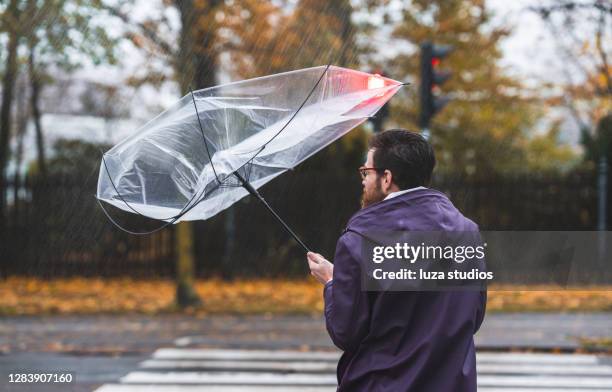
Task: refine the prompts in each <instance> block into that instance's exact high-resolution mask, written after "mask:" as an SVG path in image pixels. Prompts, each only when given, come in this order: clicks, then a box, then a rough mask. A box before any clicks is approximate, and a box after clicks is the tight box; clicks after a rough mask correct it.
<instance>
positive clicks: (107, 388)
mask: <svg viewBox="0 0 612 392" xmlns="http://www.w3.org/2000/svg"><path fill="white" fill-rule="evenodd" d="M335 390H336V387H335V386H334V387H309V386H299V387H287V386H286V385H280V386H274V385H264V386H262V385H259V386H251V387H249V388H248V389H247V390H246V391H247V392H335ZM205 391H206V392H245V387H244V385H238V386H236V385H209V386H206V390H205ZM96 392H202V386H201V385H134V384H107V385H104V386H102V387H100V388H98V389H97V390H96ZM504 392H508V391H507V390H506V391H504ZM513 392H514V391H513ZM518 392H520V391H518ZM589 392H591V391H589ZM595 392H597V391H595Z"/></svg>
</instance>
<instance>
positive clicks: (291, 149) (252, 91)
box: [96, 66, 402, 223]
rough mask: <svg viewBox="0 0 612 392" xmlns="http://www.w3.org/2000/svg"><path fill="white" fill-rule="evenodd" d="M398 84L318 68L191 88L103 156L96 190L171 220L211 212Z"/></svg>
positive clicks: (365, 111)
mask: <svg viewBox="0 0 612 392" xmlns="http://www.w3.org/2000/svg"><path fill="white" fill-rule="evenodd" d="M401 86H402V83H400V82H397V81H395V80H391V79H388V78H384V77H381V76H379V75H373V74H368V73H364V72H359V71H354V70H351V69H346V68H341V67H335V66H321V67H314V68H307V69H302V70H298V71H292V72H286V73H281V74H276V75H271V76H265V77H260V78H255V79H249V80H244V81H240V82H236V83H230V84H225V85H220V86H215V87H211V88H206V89H202V90H197V91H194V92H192V93H191V94H188V95H186V96H184V97H183V98H182V99H181V100H179V101H178V102H177V103H176V104H175V105H174V106H172V107H171V108H169V109H168V110H166V111H165V112H163V113H161V114H160V115H159V116H157V117H156V118H154V119H153V120H151V121H149V122H148V123H147V124H145V125H144V126H142V127H141V128H140V129H138V130H137V131H136V132H135V133H134V134H133V135H132V136H131V137H129V138H127V139H126V140H124V141H122V142H120V143H119V144H117V145H115V146H114V147H113V148H111V149H110V150H109V151H107V152H106V153H105V154H104V156H103V160H102V163H101V166H100V173H99V177H98V189H97V195H96V196H97V198H98V199H99V200H102V201H104V202H107V203H109V204H112V205H113V206H115V207H117V208H120V209H122V210H125V211H128V212H132V213H138V214H140V215H144V216H147V217H149V218H153V219H158V220H164V221H167V222H170V223H176V222H180V221H183V220H197V219H207V218H210V217H211V216H213V215H215V214H217V213H219V212H221V211H223V210H224V209H226V208H228V207H229V206H231V205H232V204H233V203H235V202H236V201H238V200H240V199H241V198H243V197H244V196H246V195H247V194H249V192H250V193H253V191H254V190H255V189H257V188H259V187H261V186H262V185H264V184H265V183H267V182H268V181H270V180H272V179H273V178H274V177H276V176H278V175H280V174H282V173H283V172H285V171H287V170H289V169H291V168H293V167H295V166H296V165H298V164H299V163H300V162H302V161H304V160H305V159H307V158H308V157H310V156H311V155H313V154H315V153H316V152H317V151H319V150H321V149H322V148H324V147H326V146H327V145H329V144H330V143H332V142H333V141H334V140H336V139H338V138H340V137H341V136H342V135H344V134H346V133H347V132H349V131H350V130H351V129H353V128H354V127H356V126H358V125H359V124H361V123H362V122H363V121H365V120H366V119H367V118H368V117H371V116H373V115H374V114H375V113H376V112H377V111H378V110H379V109H380V108H381V107H382V106H383V105H384V104H385V102H387V101H388V100H389V99H390V98H391V97H392V96H393V95H394V94H395V93H396V92H397V91H398V90H399V88H400V87H401ZM249 187H250V189H249Z"/></svg>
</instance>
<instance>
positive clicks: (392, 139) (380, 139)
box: [370, 129, 436, 189]
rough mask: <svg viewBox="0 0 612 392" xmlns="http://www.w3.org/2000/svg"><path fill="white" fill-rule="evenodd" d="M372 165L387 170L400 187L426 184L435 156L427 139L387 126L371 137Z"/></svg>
mask: <svg viewBox="0 0 612 392" xmlns="http://www.w3.org/2000/svg"><path fill="white" fill-rule="evenodd" d="M370 148H373V149H374V155H373V161H374V167H377V168H381V169H387V170H389V171H390V172H391V173H392V174H393V182H394V183H395V184H396V185H397V186H398V187H399V188H400V189H409V188H414V187H417V186H423V185H427V184H429V181H430V180H431V173H432V172H433V169H434V166H436V157H435V156H434V151H433V148H432V147H431V145H430V144H429V142H427V140H425V138H424V137H423V136H421V135H420V134H418V133H415V132H410V131H408V130H406V129H390V130H388V131H385V132H381V133H379V134H377V135H375V136H374V137H372V139H371V140H370Z"/></svg>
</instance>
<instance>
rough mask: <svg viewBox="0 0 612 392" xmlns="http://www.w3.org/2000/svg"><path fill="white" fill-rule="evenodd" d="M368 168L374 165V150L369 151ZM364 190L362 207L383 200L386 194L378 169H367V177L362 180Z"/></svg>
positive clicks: (366, 165) (366, 164)
mask: <svg viewBox="0 0 612 392" xmlns="http://www.w3.org/2000/svg"><path fill="white" fill-rule="evenodd" d="M364 166H365V167H366V168H368V167H374V150H370V151H368V158H367V160H366V162H365V164H364ZM361 185H363V192H362V194H361V208H365V207H367V206H369V205H370V204H374V203H377V202H379V201H382V200H383V199H384V198H385V194H384V193H383V190H382V176H381V175H380V173H379V172H377V171H376V170H367V171H366V176H365V178H364V179H363V180H362V181H361Z"/></svg>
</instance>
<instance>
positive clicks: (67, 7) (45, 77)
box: [0, 0, 116, 225]
mask: <svg viewBox="0 0 612 392" xmlns="http://www.w3.org/2000/svg"><path fill="white" fill-rule="evenodd" d="M98 11H99V4H98V1H97V0H11V2H10V4H9V5H8V7H7V8H6V9H5V10H4V12H3V13H2V14H1V16H0V33H4V34H6V35H7V36H8V55H7V57H6V65H5V72H4V77H3V83H2V94H3V97H2V98H3V99H2V108H1V110H0V221H4V219H3V217H4V215H5V212H6V200H5V193H6V192H5V189H6V180H5V176H6V173H5V171H6V166H7V163H8V160H9V153H10V149H9V143H10V140H11V110H12V106H13V94H14V91H13V90H14V83H15V82H14V81H15V79H16V77H17V74H18V73H19V61H18V50H19V47H20V45H23V44H24V43H25V45H24V46H25V50H26V51H27V53H28V59H27V61H26V62H25V63H26V64H27V74H28V79H29V82H30V108H31V110H32V117H33V120H34V125H35V131H36V140H37V150H38V169H39V172H40V173H41V174H43V175H44V174H45V172H46V163H45V146H44V137H43V130H42V126H41V121H40V117H41V115H42V114H41V110H40V107H39V98H40V95H41V92H42V89H43V87H44V84H45V83H46V82H48V81H50V80H52V78H51V77H50V72H52V71H57V70H58V69H64V70H68V71H71V70H74V69H75V68H77V67H79V66H80V63H81V62H82V61H83V60H84V59H87V60H91V61H93V62H94V63H100V62H102V61H108V62H111V63H112V62H113V61H114V53H113V50H114V47H115V44H116V41H115V40H113V39H111V38H110V37H109V36H108V34H107V33H106V30H105V29H104V28H103V26H101V25H100V24H99V23H97V22H94V21H92V18H91V16H92V15H94V13H95V12H98ZM43 70H45V71H43ZM1 224H2V223H0V225H1Z"/></svg>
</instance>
